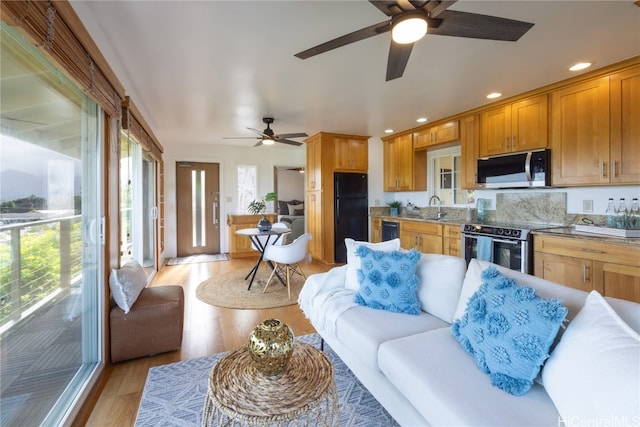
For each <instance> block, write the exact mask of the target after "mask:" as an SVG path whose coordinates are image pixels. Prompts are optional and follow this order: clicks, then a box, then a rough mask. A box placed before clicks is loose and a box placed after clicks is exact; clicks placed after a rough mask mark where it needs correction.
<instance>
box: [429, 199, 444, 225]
mask: <svg viewBox="0 0 640 427" xmlns="http://www.w3.org/2000/svg"><path fill="white" fill-rule="evenodd" d="M434 199H435V200H437V201H438V204H437V205H436V206H438V219H440V218H442V217H443V216H445V215H446V214H447V213H446V212H442V200H440V197H438V196H436V195H435V194H434V195H433V196H431V197H430V198H429V203H428V205H429V206H432V204H431V202H433V200H434Z"/></svg>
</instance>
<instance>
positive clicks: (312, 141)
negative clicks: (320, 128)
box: [305, 135, 322, 191]
mask: <svg viewBox="0 0 640 427" xmlns="http://www.w3.org/2000/svg"><path fill="white" fill-rule="evenodd" d="M305 142H306V144H307V167H306V170H305V174H306V177H307V178H306V179H307V191H315V190H321V189H322V139H321V138H320V137H319V136H318V135H314V136H313V137H311V138H309V139H307V140H306V141H305Z"/></svg>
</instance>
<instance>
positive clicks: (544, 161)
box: [478, 149, 551, 188]
mask: <svg viewBox="0 0 640 427" xmlns="http://www.w3.org/2000/svg"><path fill="white" fill-rule="evenodd" d="M550 161H551V155H550V151H549V150H548V149H544V150H536V151H527V152H522V153H511V154H504V155H502V156H494V157H486V158H480V159H478V188H533V187H548V186H550V185H551V164H550Z"/></svg>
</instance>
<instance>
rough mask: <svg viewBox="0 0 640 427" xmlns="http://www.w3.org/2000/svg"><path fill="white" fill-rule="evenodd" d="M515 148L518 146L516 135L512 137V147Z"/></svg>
mask: <svg viewBox="0 0 640 427" xmlns="http://www.w3.org/2000/svg"><path fill="white" fill-rule="evenodd" d="M515 146H516V136H515V135H513V136H512V137H511V147H513V148H515Z"/></svg>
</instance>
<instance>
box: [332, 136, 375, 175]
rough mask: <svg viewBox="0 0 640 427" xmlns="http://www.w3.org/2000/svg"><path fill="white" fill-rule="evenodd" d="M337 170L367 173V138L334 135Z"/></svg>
mask: <svg viewBox="0 0 640 427" xmlns="http://www.w3.org/2000/svg"><path fill="white" fill-rule="evenodd" d="M333 141H334V144H335V148H334V149H335V170H336V171H341V172H362V173H367V170H368V169H369V148H368V140H367V138H353V137H346V138H342V137H334V139H333Z"/></svg>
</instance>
